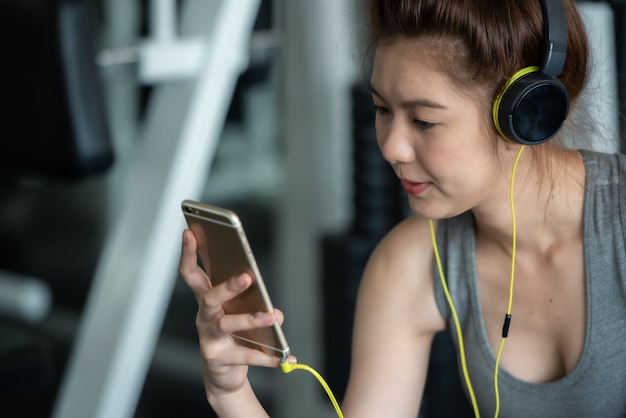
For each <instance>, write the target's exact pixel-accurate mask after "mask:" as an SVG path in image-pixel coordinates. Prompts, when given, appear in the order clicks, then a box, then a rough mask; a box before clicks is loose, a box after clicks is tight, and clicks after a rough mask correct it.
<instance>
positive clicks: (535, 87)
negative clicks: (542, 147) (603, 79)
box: [493, 67, 569, 145]
mask: <svg viewBox="0 0 626 418" xmlns="http://www.w3.org/2000/svg"><path fill="white" fill-rule="evenodd" d="M534 68H536V67H529V69H530V70H533V69H534ZM525 70H527V69H525ZM493 106H494V107H493V118H494V124H495V126H496V129H497V130H498V132H499V133H500V135H502V137H503V138H505V139H508V140H509V141H512V142H517V143H520V144H525V145H537V144H541V143H543V142H546V141H547V140H549V139H550V138H552V137H553V136H554V135H556V133H557V132H559V130H560V129H561V127H562V126H563V122H565V119H566V118H567V114H568V113H569V95H568V94H567V90H566V89H565V87H564V86H563V84H562V83H561V82H560V81H559V80H558V79H556V78H550V77H547V76H545V75H544V74H542V73H540V72H538V71H524V70H522V71H519V72H518V73H516V76H514V77H513V78H512V79H511V82H509V84H508V85H507V86H506V87H505V89H504V91H503V92H502V93H501V94H500V95H499V96H498V97H497V98H496V100H495V102H494V105H493Z"/></svg>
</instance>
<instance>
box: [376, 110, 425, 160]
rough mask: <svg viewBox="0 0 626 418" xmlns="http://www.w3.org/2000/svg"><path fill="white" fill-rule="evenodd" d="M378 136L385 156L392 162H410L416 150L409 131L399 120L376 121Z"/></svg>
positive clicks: (379, 144)
mask: <svg viewBox="0 0 626 418" xmlns="http://www.w3.org/2000/svg"><path fill="white" fill-rule="evenodd" d="M376 138H377V140H378V146H379V147H380V150H381V152H382V154H383V157H384V158H385V160H387V162H389V163H390V164H401V163H409V162H411V161H413V160H414V156H415V152H414V150H413V147H412V146H411V141H410V136H409V132H408V131H407V128H406V127H405V126H402V124H401V123H399V121H393V120H389V121H379V120H377V121H376Z"/></svg>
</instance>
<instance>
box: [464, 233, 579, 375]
mask: <svg viewBox="0 0 626 418" xmlns="http://www.w3.org/2000/svg"><path fill="white" fill-rule="evenodd" d="M476 268H477V273H478V286H479V292H480V303H481V309H482V313H483V321H484V325H485V332H486V337H487V339H488V342H489V345H490V346H491V349H492V351H493V352H494V354H495V353H497V351H498V347H499V345H500V342H501V340H502V325H503V322H504V317H505V313H506V312H507V310H508V307H509V295H510V275H511V260H510V258H508V257H506V256H505V255H503V256H501V257H497V256H495V257H494V256H493V254H491V255H490V256H487V254H483V253H481V251H480V250H478V249H477V252H476ZM584 271H585V266H584V257H583V248H582V241H580V242H572V243H570V244H568V245H565V246H563V247H562V248H559V249H558V250H555V251H552V252H551V253H549V254H548V255H547V256H542V257H536V256H535V257H533V256H530V255H521V256H518V258H517V260H516V265H515V276H514V283H513V298H512V304H511V323H510V328H509V333H508V337H507V338H506V340H505V343H504V348H503V351H502V355H501V360H500V365H501V366H502V367H503V368H504V369H505V370H507V371H508V372H509V373H510V374H512V375H513V376H515V377H517V378H518V379H521V380H524V381H527V382H532V383H543V382H550V381H555V380H558V379H560V378H562V377H564V376H565V375H567V374H568V373H569V372H571V371H572V369H574V367H576V365H577V364H578V361H579V359H580V357H581V355H582V352H583V348H584V341H585V330H586V291H585V275H584Z"/></svg>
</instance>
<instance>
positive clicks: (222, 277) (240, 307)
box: [181, 200, 289, 358]
mask: <svg viewBox="0 0 626 418" xmlns="http://www.w3.org/2000/svg"><path fill="white" fill-rule="evenodd" d="M181 206H182V211H183V214H184V215H185V219H186V221H187V225H188V226H189V229H190V230H191V231H192V232H193V234H194V236H195V237H196V241H197V243H198V256H199V257H200V261H201V262H202V266H203V268H204V269H205V271H206V273H207V275H208V276H209V279H210V280H211V284H212V285H213V286H217V285H218V284H220V283H222V282H224V281H226V280H228V279H229V278H231V277H233V276H235V275H238V274H241V273H243V272H248V273H250V274H251V275H252V278H253V284H252V286H250V288H248V289H247V290H246V291H245V292H243V293H241V294H239V295H238V296H237V297H235V298H234V299H232V300H231V301H229V302H227V303H225V304H224V305H223V308H224V311H225V312H226V313H228V314H245V313H255V312H272V311H273V309H274V308H273V306H272V301H271V299H270V296H269V293H268V291H267V289H266V287H265V283H264V282H263V278H262V276H261V272H260V271H259V268H258V266H257V263H256V261H255V258H254V255H253V253H252V249H251V248H250V244H249V242H248V239H247V238H246V234H245V232H244V229H243V225H242V223H241V221H240V220H239V217H238V216H237V214H236V213H234V212H233V211H230V210H228V209H223V208H220V207H217V206H212V205H208V204H205V203H200V202H195V201H192V200H185V201H183V202H182V204H181ZM233 337H235V340H236V341H237V343H239V344H241V345H244V346H246V347H251V348H256V349H259V350H261V351H263V352H265V353H267V354H270V355H272V356H276V357H280V358H286V357H287V356H288V355H289V346H288V345H287V340H286V339H285V335H284V334H283V331H282V329H281V327H280V325H279V324H278V323H274V325H272V326H270V327H266V328H258V329H254V330H250V331H242V332H237V333H235V334H233Z"/></svg>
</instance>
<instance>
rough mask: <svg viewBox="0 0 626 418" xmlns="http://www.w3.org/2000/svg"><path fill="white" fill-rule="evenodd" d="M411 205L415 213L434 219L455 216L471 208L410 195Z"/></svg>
mask: <svg viewBox="0 0 626 418" xmlns="http://www.w3.org/2000/svg"><path fill="white" fill-rule="evenodd" d="M409 207H410V208H411V211H412V212H413V213H414V214H416V215H418V216H421V217H423V218H426V219H433V220H440V219H449V218H454V217H455V216H458V215H460V214H462V213H465V212H467V211H468V210H470V208H465V207H463V208H459V207H451V206H449V205H445V204H434V203H427V202H425V201H423V200H418V199H415V198H412V197H409Z"/></svg>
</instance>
